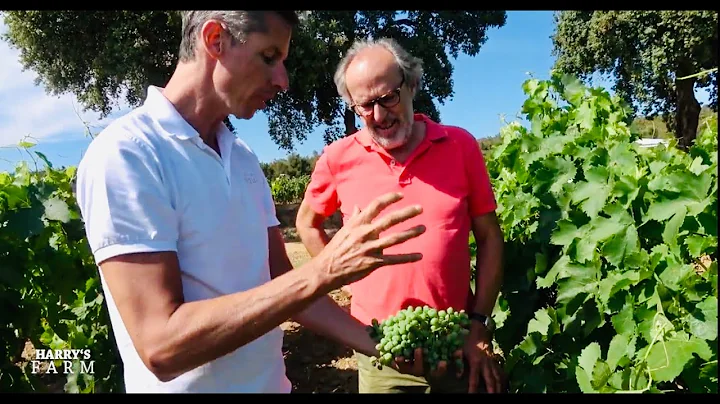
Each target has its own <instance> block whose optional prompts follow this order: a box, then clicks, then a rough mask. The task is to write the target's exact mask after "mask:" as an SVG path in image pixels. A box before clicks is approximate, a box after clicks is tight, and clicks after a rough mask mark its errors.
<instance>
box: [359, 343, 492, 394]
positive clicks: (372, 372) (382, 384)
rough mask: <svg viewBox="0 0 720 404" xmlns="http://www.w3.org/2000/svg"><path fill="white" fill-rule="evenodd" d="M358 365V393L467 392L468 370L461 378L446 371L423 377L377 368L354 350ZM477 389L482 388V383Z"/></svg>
mask: <svg viewBox="0 0 720 404" xmlns="http://www.w3.org/2000/svg"><path fill="white" fill-rule="evenodd" d="M355 358H356V359H357V367H358V393H361V394H362V393H465V394H467V392H468V372H467V369H466V371H465V372H463V375H462V377H461V378H457V377H455V374H454V372H448V373H447V374H446V375H445V376H443V377H442V378H431V377H428V378H425V377H420V376H413V375H408V374H403V373H400V372H398V371H397V370H395V369H393V368H390V367H388V366H383V367H382V369H380V370H378V369H377V368H376V367H374V366H372V364H371V363H370V357H369V356H366V355H363V354H361V353H359V352H355ZM479 390H481V391H482V390H483V387H482V385H481V386H480V388H479Z"/></svg>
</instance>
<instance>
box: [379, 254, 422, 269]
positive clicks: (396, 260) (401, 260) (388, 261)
mask: <svg viewBox="0 0 720 404" xmlns="http://www.w3.org/2000/svg"><path fill="white" fill-rule="evenodd" d="M422 257H423V255H422V254H421V253H412V254H395V255H383V256H381V257H380V261H381V262H380V265H383V266H384V265H398V264H406V263H408V262H416V261H420V260H421V259H422Z"/></svg>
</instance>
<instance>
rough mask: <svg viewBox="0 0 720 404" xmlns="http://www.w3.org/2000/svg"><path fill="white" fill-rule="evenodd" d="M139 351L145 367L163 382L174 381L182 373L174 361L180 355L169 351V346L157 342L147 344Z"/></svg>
mask: <svg viewBox="0 0 720 404" xmlns="http://www.w3.org/2000/svg"><path fill="white" fill-rule="evenodd" d="M138 353H139V354H140V359H141V360H142V361H143V363H144V364H145V367H147V369H148V370H149V371H150V372H151V373H152V374H153V375H155V377H156V378H157V379H158V380H160V381H161V382H163V383H167V382H169V381H172V380H173V379H175V378H177V377H178V376H179V375H180V374H182V372H179V371H178V369H177V363H175V361H174V359H175V358H178V356H177V355H174V354H172V353H171V352H169V350H168V349H167V347H163V346H162V345H160V344H157V343H155V344H147V346H145V347H143V348H142V349H140V350H138Z"/></svg>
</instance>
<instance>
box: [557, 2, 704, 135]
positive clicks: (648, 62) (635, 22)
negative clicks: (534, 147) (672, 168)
mask: <svg viewBox="0 0 720 404" xmlns="http://www.w3.org/2000/svg"><path fill="white" fill-rule="evenodd" d="M717 23H718V13H717V12H716V11H563V12H560V13H559V14H556V31H555V34H554V35H553V44H554V49H553V53H554V54H555V55H557V61H556V64H555V67H556V68H557V69H558V70H561V71H563V72H566V73H570V74H574V75H577V76H579V77H581V78H583V79H586V78H587V77H588V76H589V75H591V74H593V73H595V72H600V73H603V74H610V75H613V76H614V77H615V79H616V80H617V81H616V85H615V87H614V88H613V89H614V91H615V92H616V93H617V94H618V95H620V96H621V97H623V98H624V99H625V100H626V101H628V102H629V103H637V104H638V105H639V106H640V107H641V108H642V113H643V115H645V116H646V117H648V118H650V119H652V117H654V116H658V115H659V116H662V117H663V120H664V121H665V123H666V124H667V126H668V129H669V130H670V131H671V132H674V133H675V135H676V136H677V137H678V138H679V143H680V145H681V146H684V147H687V146H689V145H690V143H691V142H692V141H693V140H694V139H695V135H696V133H697V127H698V119H699V115H700V109H701V105H700V104H699V103H698V101H697V98H696V97H695V91H694V90H695V89H696V88H709V92H710V107H711V108H712V109H713V110H714V111H717V70H714V71H713V72H712V73H710V74H706V75H703V76H699V77H698V76H696V77H689V78H685V77H687V76H691V75H693V74H695V73H699V72H703V71H707V70H711V69H716V68H717V66H718V26H717Z"/></svg>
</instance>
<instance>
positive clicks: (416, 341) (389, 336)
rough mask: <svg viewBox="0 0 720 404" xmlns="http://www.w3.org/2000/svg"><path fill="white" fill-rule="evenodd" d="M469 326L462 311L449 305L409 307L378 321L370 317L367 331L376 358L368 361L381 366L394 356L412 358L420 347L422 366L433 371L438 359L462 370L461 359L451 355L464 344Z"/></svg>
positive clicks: (380, 367) (388, 363)
mask: <svg viewBox="0 0 720 404" xmlns="http://www.w3.org/2000/svg"><path fill="white" fill-rule="evenodd" d="M469 327H470V319H469V318H468V315H467V314H466V313H465V310H460V311H456V310H454V309H453V308H452V307H450V308H448V309H447V310H436V309H434V308H431V307H428V306H424V307H413V306H409V307H408V308H406V309H403V310H400V311H398V312H397V314H395V315H394V316H391V317H389V318H387V319H385V320H383V321H382V322H378V320H377V319H373V320H372V325H370V326H368V332H369V334H370V337H371V338H372V339H373V340H375V341H376V342H377V343H378V344H377V345H376V346H375V348H376V349H377V350H378V351H379V352H380V358H376V357H372V358H371V360H372V364H373V366H375V367H377V368H378V369H382V366H383V365H385V366H389V365H390V364H391V363H392V362H393V361H394V360H395V358H397V357H400V356H402V357H403V358H408V359H412V358H413V357H414V351H415V349H416V348H422V352H423V355H422V357H423V362H424V368H426V369H427V368H428V367H429V368H430V369H432V370H435V369H436V368H437V366H438V364H439V363H440V362H441V361H447V362H448V364H450V363H454V364H455V366H457V367H458V368H459V369H462V368H463V361H462V359H460V358H454V357H453V354H454V352H456V351H457V350H458V349H461V348H462V346H463V344H464V343H465V336H467V334H468V333H469V332H470V330H469ZM453 359H454V361H453Z"/></svg>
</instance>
